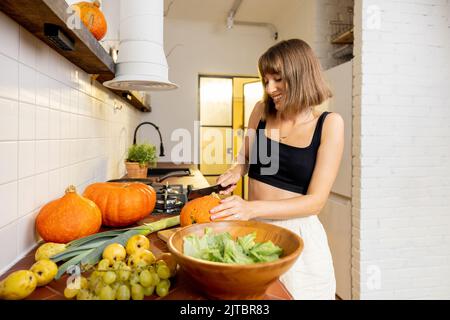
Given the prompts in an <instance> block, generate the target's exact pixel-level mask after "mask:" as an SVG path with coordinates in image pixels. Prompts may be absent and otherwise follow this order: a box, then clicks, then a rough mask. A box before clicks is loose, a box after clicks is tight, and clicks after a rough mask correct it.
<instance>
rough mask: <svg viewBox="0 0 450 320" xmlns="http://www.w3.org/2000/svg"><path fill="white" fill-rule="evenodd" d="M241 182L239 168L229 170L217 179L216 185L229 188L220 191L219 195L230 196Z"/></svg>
mask: <svg viewBox="0 0 450 320" xmlns="http://www.w3.org/2000/svg"><path fill="white" fill-rule="evenodd" d="M239 180H241V168H240V166H236V167H234V168H231V169H229V170H227V171H225V173H223V174H222V175H220V176H219V178H217V184H220V185H222V187H226V186H229V187H228V188H227V189H225V190H222V191H220V192H219V194H230V193H231V192H233V190H234V189H236V185H237V183H238V182H239Z"/></svg>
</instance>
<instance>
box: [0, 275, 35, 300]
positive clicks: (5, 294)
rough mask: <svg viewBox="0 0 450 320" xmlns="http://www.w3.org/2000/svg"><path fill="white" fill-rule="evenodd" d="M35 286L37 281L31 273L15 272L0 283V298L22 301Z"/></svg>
mask: <svg viewBox="0 0 450 320" xmlns="http://www.w3.org/2000/svg"><path fill="white" fill-rule="evenodd" d="M36 285H37V279H36V276H35V275H34V273H33V272H32V271H29V270H19V271H15V272H13V273H11V274H10V275H9V276H8V277H7V278H6V279H5V280H3V281H2V285H1V286H0V288H1V289H0V298H1V299H6V300H21V299H24V298H26V297H28V296H29V295H30V294H31V293H32V292H33V291H34V289H36Z"/></svg>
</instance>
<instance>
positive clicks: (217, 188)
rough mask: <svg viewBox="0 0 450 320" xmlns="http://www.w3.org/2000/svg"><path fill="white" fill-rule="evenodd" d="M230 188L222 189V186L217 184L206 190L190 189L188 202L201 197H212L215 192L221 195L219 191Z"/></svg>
mask: <svg viewBox="0 0 450 320" xmlns="http://www.w3.org/2000/svg"><path fill="white" fill-rule="evenodd" d="M229 187H230V186H226V187H222V186H221V185H220V184H215V185H213V186H209V187H206V188H200V189H190V190H188V200H193V199H196V198H199V197H203V196H207V195H210V194H211V193H213V192H216V193H219V191H222V190H226V189H228V188H229Z"/></svg>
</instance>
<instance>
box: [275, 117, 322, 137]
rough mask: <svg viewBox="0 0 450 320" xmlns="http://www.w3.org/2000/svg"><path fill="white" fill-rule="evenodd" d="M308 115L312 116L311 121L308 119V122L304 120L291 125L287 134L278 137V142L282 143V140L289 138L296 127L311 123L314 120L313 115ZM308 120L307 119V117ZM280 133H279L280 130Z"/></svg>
mask: <svg viewBox="0 0 450 320" xmlns="http://www.w3.org/2000/svg"><path fill="white" fill-rule="evenodd" d="M309 115H312V119H308V120H305V121H303V122H300V123H296V122H294V125H293V126H292V128H291V129H290V130H289V132H288V133H287V134H286V135H284V136H281V137H280V141H282V140H284V139H286V138H287V137H289V135H290V134H291V133H292V131H293V130H294V129H295V127H296V126H297V125H304V124H306V123H308V122H311V121H312V120H314V115H313V113H312V112H310V113H309ZM308 118H309V117H308ZM280 132H281V128H280Z"/></svg>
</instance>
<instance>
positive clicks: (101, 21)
mask: <svg viewBox="0 0 450 320" xmlns="http://www.w3.org/2000/svg"><path fill="white" fill-rule="evenodd" d="M73 6H74V8H75V10H76V11H77V13H78V15H79V17H80V19H81V21H82V22H83V24H84V25H85V26H86V27H87V28H88V29H89V31H90V32H91V33H92V35H93V36H94V37H95V39H97V40H101V39H102V38H103V37H104V36H105V35H106V31H107V24H106V19H105V16H104V15H103V12H102V11H101V10H100V3H99V2H98V1H97V0H96V1H94V2H86V1H82V2H78V3H75V4H74V5H73Z"/></svg>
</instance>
